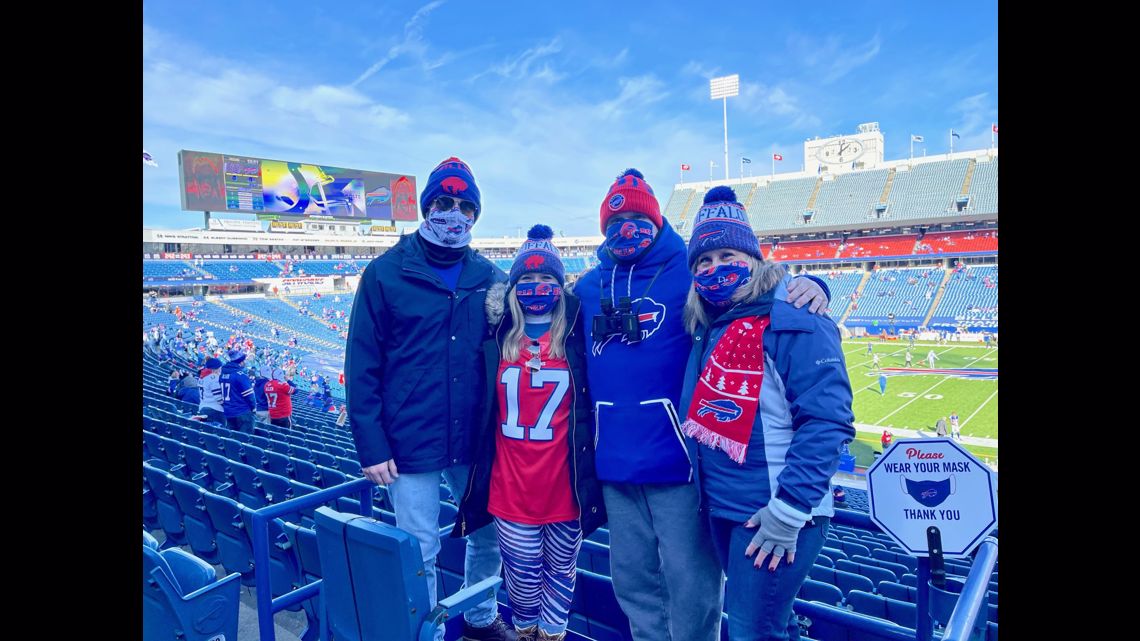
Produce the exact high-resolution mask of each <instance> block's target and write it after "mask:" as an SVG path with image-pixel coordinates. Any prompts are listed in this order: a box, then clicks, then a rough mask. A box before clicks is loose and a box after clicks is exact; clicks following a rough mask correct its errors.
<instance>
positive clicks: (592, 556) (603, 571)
mask: <svg viewBox="0 0 1140 641" xmlns="http://www.w3.org/2000/svg"><path fill="white" fill-rule="evenodd" d="M577 565H578V567H579V568H582V569H584V570H589V571H590V572H593V573H594V574H600V575H602V576H611V575H610V546H608V545H603V544H601V543H598V542H596V541H591V540H589V539H585V540H583V541H582V547H581V548H580V550H579V552H578V564H577Z"/></svg>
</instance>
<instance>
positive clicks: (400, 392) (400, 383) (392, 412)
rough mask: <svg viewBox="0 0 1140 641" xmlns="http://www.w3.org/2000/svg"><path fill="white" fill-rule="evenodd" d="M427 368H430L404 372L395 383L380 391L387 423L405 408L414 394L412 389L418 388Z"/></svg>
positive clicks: (382, 409)
mask: <svg viewBox="0 0 1140 641" xmlns="http://www.w3.org/2000/svg"><path fill="white" fill-rule="evenodd" d="M427 369H428V368H421V369H414V370H411V371H406V372H402V375H401V376H400V377H399V379H398V380H397V381H394V382H395V384H394V385H391V384H389V385H387V386H386V388H387V389H385V390H384V391H382V392H381V393H380V397H381V398H382V399H383V402H384V406H383V408H381V411H382V412H383V416H384V422H385V424H387V423H389V422H390V421H391V420H392V419H393V418H394V417H396V416H397V415H398V414H399V412H400V410H401V409H403V407H404V405H405V404H406V403H407V402H408V399H409V398H411V396H412V390H414V389H416V386H417V385H419V383H420V381H421V380H422V379H423V377H424V374H425V373H426V372H427Z"/></svg>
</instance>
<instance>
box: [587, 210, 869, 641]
mask: <svg viewBox="0 0 1140 641" xmlns="http://www.w3.org/2000/svg"><path fill="white" fill-rule="evenodd" d="M721 189H723V190H724V191H723V192H720V191H718V190H721ZM724 192H727V194H731V193H732V192H731V190H730V189H728V188H721V187H715V188H713V190H711V191H710V192H709V194H708V195H707V196H706V197H705V201H706V207H704V208H702V209H701V210H700V211H699V212H698V213H697V216H696V218H695V220H694V226H693V238H697V239H702V240H701V241H698V242H693V243H691V244H690V246H689V252H688V253H689V266H690V269H691V270H692V273H693V274H694V280H695V284H694V290H693V292H692V293H691V294H690V295H689V299H688V302H687V303H686V305H685V324H686V327H687V328H688V329H689V331H690V332H691V333H692V334H693V335H694V337H695V340H694V348H693V350H692V354H691V355H690V358H689V361H688V366H687V368H686V374H685V381H684V387H683V391H682V394H681V408H682V411H683V412H684V416H685V419H684V423H683V424H682V426H681V429H682V431H683V432H684V433H685V434H686V435H687V436H689V437H690V439H689V440H688V441H687V447H688V450H689V460H690V463H691V464H692V465H693V469H694V471H695V473H694V476H695V477H696V478H697V480H698V483H699V487H700V497H701V502H702V505H703V507H705V508H707V509H708V516H709V521H710V526H711V531H712V541H713V545H714V547H715V550H716V552H717V555H718V556H719V557H720V562H721V567H722V569H723V570H724V573H725V574H726V575H727V577H728V579H727V590H726V592H725V610H727V611H728V612H730V613H731V616H730V617H729V619H728V638H729V639H730V641H744V640H753V639H761V638H767V639H782V638H786V636H785V635H786V634H788V633H789V631H793V630H794V631H795V632H792V633H791V634H792V636H793V637H796V636H798V630H799V623H798V619H797V618H796V616H795V615H794V614H793V613H792V604H793V601H794V599H795V596H796V593H797V592H798V591H799V589H800V586H801V585H802V584H803V582H804V580H806V579H807V576H808V571H809V570H810V569H811V568H812V565H813V564H814V562H815V559H816V557H817V556H818V555H819V552H820V549H821V548H822V547H823V544H824V540H825V537H826V535H827V530H828V526H829V524H830V521H831V516H832V515H834V513H835V511H834V507H833V503H832V495H831V491H830V487H829V481H830V479H831V477H832V476H833V475H834V474H835V472H836V470H837V469H838V467H839V457H840V452H841V448H842V446H843V445H844V444H845V443H850V442H851V440H852V439H854V437H855V428H854V420H855V417H854V414H852V411H851V402H852V392H851V383H850V381H849V379H848V376H847V371H846V369H845V365H844V358H843V349H842V345H841V342H840V336H839V330H838V328H837V327H836V325H835V322H834V321H833V320H832V319H831V318H830V317H828V316H826V315H815V314H811V313H809V311H808V310H805V309H796V308H795V307H794V306H792V305H789V304H787V303H786V302H785V301H784V300H782V299H783V296H781V295H779V294H778V293H777V286H778V285H779V283H780V282H781V280H782V277H783V275H784V271H783V268H782V267H780V266H779V265H776V264H772V263H766V262H764V261H763V257H762V255H761V254H760V251H759V246H758V243H757V240H756V236H755V235H754V233H753V232H752V229H751V226H750V225H749V224H748V223H747V221H748V218H747V215H746V213H745V212H744V208H743V207H741V206H740V205H739V204H737V203H735V198H732V199H731V200H729V198H727V194H725V193H724ZM721 194H724V195H723V196H722V195H721ZM710 197H711V198H712V200H713V203H711V204H712V206H709V204H710V203H709V200H710ZM718 201H719V202H718ZM726 201H727V202H726ZM738 221H739V222H738ZM741 223H743V224H741ZM766 361H767V362H768V363H771V365H770V366H765V362H766ZM686 408H687V409H686ZM631 422H632V421H631ZM627 427H628V426H627ZM601 429H602V435H603V437H604V436H605V433H606V432H605V426H603V427H602V428H601ZM793 432H794V434H795V437H794V438H793V437H792V434H793ZM600 453H601V449H600V448H599V454H600ZM606 504H607V507H609V506H610V501H609V495H607V496H606ZM611 517H612V512H611ZM611 525H612V528H611V544H612V540H613V539H612V537H613V535H614V534H615V533H616V531H617V528H616V524H611ZM611 550H612V545H611ZM754 554H755V557H754V558H753V555H754ZM611 563H616V561H615V560H614V559H611ZM615 585H616V584H615ZM669 590H670V592H672V590H673V586H672V585H670V586H669ZM672 616H676V613H675V611H672V612H670V617H672ZM718 618H719V617H718ZM717 627H719V626H717ZM715 632H717V631H716V630H714V633H715ZM680 638H685V637H678V636H674V639H680ZM714 638H715V635H714Z"/></svg>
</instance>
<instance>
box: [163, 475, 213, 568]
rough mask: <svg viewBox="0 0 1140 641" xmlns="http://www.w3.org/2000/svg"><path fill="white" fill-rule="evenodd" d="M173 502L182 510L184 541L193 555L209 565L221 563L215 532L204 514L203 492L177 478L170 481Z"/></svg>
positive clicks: (196, 486) (192, 484) (188, 482)
mask: <svg viewBox="0 0 1140 641" xmlns="http://www.w3.org/2000/svg"><path fill="white" fill-rule="evenodd" d="M170 488H171V490H172V491H173V493H174V500H175V501H177V502H178V507H179V508H180V509H181V510H182V524H183V525H184V526H185V528H186V541H187V542H188V543H189V544H190V549H191V550H193V551H194V554H195V555H196V556H198V557H200V558H201V559H202V560H204V561H208V562H210V563H215V564H216V563H221V557H220V556H219V555H218V544H217V542H216V540H215V539H216V536H217V532H216V531H215V530H214V524H213V523H211V522H210V515H209V514H206V503H205V501H204V500H203V499H202V495H203V494H205V492H206V491H205V490H204V489H202V488H201V487H200V486H198V485H196V484H194V483H191V482H190V481H184V480H182V479H178V478H171V479H170Z"/></svg>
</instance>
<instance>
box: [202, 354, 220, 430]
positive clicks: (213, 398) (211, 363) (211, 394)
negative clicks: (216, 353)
mask: <svg viewBox="0 0 1140 641" xmlns="http://www.w3.org/2000/svg"><path fill="white" fill-rule="evenodd" d="M221 369H222V361H220V360H218V359H217V358H207V359H206V366H205V367H204V368H203V369H202V371H200V372H198V385H199V387H200V392H199V397H200V398H199V401H198V414H200V415H202V416H205V417H206V420H207V421H209V422H211V423H217V424H218V425H224V424H225V422H226V415H225V413H224V411H223V408H222V383H221V380H220V379H221V371H220V370H221Z"/></svg>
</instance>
